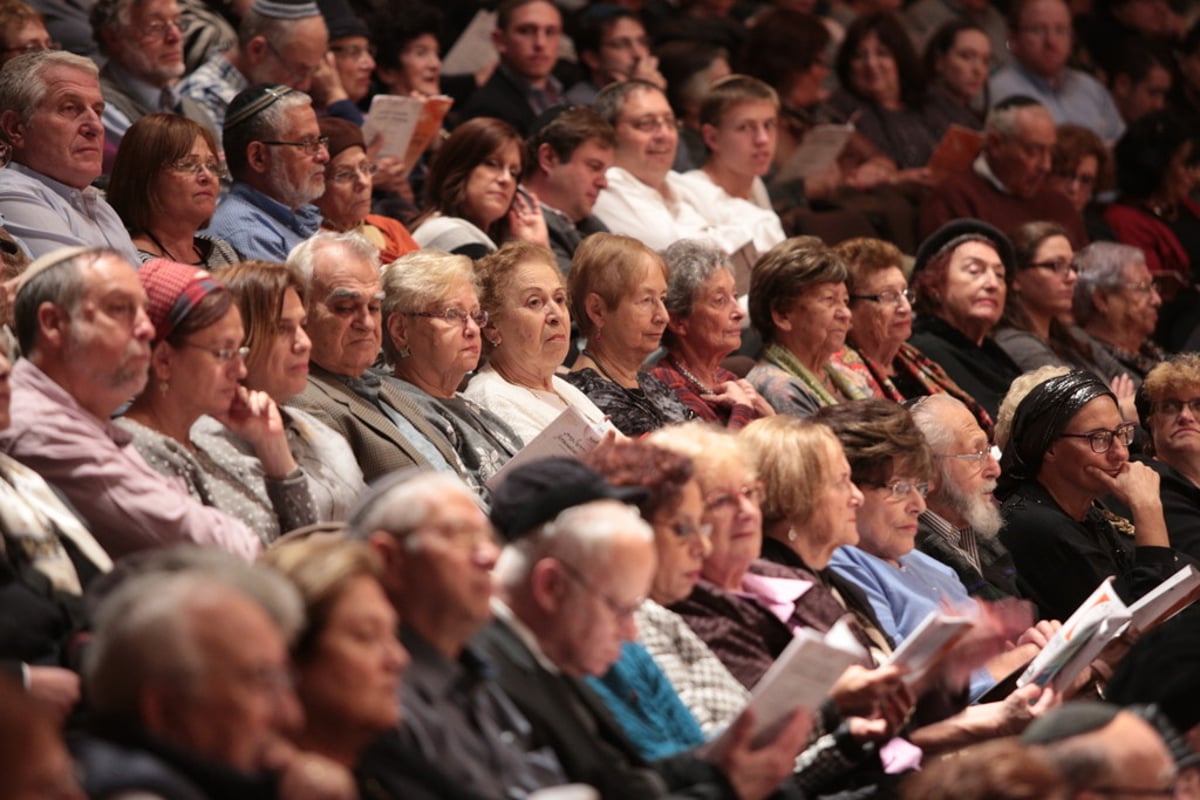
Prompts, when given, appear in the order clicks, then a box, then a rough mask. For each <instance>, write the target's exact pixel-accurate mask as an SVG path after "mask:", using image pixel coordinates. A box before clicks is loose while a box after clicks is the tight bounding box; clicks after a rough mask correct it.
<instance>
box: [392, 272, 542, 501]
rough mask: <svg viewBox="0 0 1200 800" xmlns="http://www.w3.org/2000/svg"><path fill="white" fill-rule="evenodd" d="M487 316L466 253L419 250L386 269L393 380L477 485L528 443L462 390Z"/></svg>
mask: <svg viewBox="0 0 1200 800" xmlns="http://www.w3.org/2000/svg"><path fill="white" fill-rule="evenodd" d="M487 321H488V315H487V313H486V312H484V311H483V309H482V308H480V306H479V290H478V287H477V284H476V282H475V271H474V265H473V264H472V263H471V259H469V258H467V257H466V256H456V255H451V254H450V253H445V252H441V251H438V250H418V251H417V252H415V253H409V254H408V255H406V256H404V257H403V258H400V259H399V260H397V261H393V262H392V263H391V264H388V265H387V266H386V267H384V270H383V326H384V337H383V352H384V355H385V356H386V357H387V360H388V362H389V363H390V364H391V366H392V374H391V376H390V377H389V378H387V380H388V381H389V382H390V383H392V384H393V385H394V386H396V387H397V388H399V389H400V390H401V391H403V392H404V393H405V394H406V395H408V396H409V398H410V399H412V400H413V402H414V403H416V405H417V406H418V407H419V408H420V409H421V411H422V413H423V415H424V416H425V418H426V419H427V420H428V421H429V422H430V424H432V425H433V426H434V427H435V428H437V429H438V430H439V431H441V432H442V434H443V435H444V436H445V437H446V440H447V441H448V442H449V443H450V445H451V446H452V447H453V448H454V450H455V451H456V452H457V453H458V457H459V459H460V460H461V462H462V466H463V474H464V475H465V476H466V477H467V478H468V480H469V481H471V482H472V483H473V484H474V488H475V489H476V490H477V491H479V492H483V493H486V491H487V490H486V488H485V487H484V484H485V483H486V482H487V480H488V479H489V478H491V477H492V475H494V474H496V472H498V471H499V470H500V468H501V467H502V466H504V465H505V464H506V463H507V462H508V460H509V459H510V458H512V457H513V456H514V455H516V454H517V451H518V450H520V449H521V448H522V447H524V444H525V443H524V442H523V441H521V438H520V437H519V436H517V434H516V433H514V432H513V430H512V429H511V428H509V427H508V425H507V424H505V422H504V420H502V419H500V418H499V417H498V416H496V415H495V414H493V413H491V412H490V411H488V410H487V409H485V408H481V407H479V406H477V405H475V403H473V402H471V401H470V400H468V399H467V398H466V397H464V396H463V395H462V394H460V393H459V391H458V388H459V386H460V385H461V384H462V382H463V378H465V377H466V376H467V374H468V373H470V372H472V371H473V370H474V369H475V367H476V366H478V365H479V355H480V353H481V352H482V341H483V337H482V336H481V331H482V329H483V327H484V326H485V325H487Z"/></svg>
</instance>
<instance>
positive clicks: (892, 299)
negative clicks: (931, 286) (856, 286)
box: [850, 289, 917, 306]
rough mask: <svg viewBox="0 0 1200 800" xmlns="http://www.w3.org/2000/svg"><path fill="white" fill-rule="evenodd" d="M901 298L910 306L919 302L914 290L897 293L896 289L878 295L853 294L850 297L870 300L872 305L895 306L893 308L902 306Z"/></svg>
mask: <svg viewBox="0 0 1200 800" xmlns="http://www.w3.org/2000/svg"><path fill="white" fill-rule="evenodd" d="M901 298H904V299H905V300H907V301H908V304H909V305H910V306H911V305H912V304H913V303H915V302H917V293H916V292H914V291H913V290H912V289H905V290H904V291H903V292H897V291H895V290H894V289H889V290H887V291H886V292H879V293H877V294H852V295H850V299H851V300H868V301H870V302H872V303H880V304H884V303H886V304H888V305H893V306H899V305H901V303H900V299H901Z"/></svg>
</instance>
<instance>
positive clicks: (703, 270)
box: [651, 239, 775, 430]
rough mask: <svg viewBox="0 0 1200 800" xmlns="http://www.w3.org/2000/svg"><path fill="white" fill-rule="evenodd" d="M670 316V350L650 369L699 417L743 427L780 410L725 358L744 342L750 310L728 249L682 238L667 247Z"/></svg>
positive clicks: (667, 334) (666, 339)
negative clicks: (728, 366)
mask: <svg viewBox="0 0 1200 800" xmlns="http://www.w3.org/2000/svg"><path fill="white" fill-rule="evenodd" d="M663 258H664V259H665V260H666V262H667V268H668V270H669V272H670V275H671V280H670V282H669V283H668V285H667V301H666V302H667V314H668V315H670V318H671V319H670V322H668V323H667V329H666V331H665V332H664V333H663V340H664V343H665V345H666V348H667V354H666V355H665V356H663V357H662V359H660V360H659V362H658V365H657V366H656V367H655V368H654V370H653V372H652V373H651V374H653V375H654V377H656V378H658V379H659V380H661V381H662V382H663V383H665V384H667V385H668V386H670V387H671V388H672V389H674V390H675V394H677V395H678V396H679V399H680V400H682V401H683V402H684V404H686V405H687V407H688V408H690V409H691V410H692V412H693V413H695V415H696V416H697V417H698V418H699V419H703V420H706V421H708V422H715V423H719V424H721V425H724V426H726V427H727V428H730V429H731V430H738V429H739V428H741V427H743V426H744V425H746V423H748V422H750V421H751V420H754V419H758V418H759V417H769V416H771V415H772V414H774V413H775V410H774V409H773V408H771V406H770V405H769V404H768V403H767V401H766V400H763V399H762V398H761V397H759V395H758V392H756V391H755V390H754V387H753V386H751V385H750V382H749V381H746V380H742V379H739V378H738V376H737V375H735V374H734V373H732V372H730V371H729V370H727V369H724V368H723V367H722V366H721V361H722V359H724V358H725V357H726V356H728V355H729V354H730V353H732V352H733V351H734V350H736V349H738V347H740V346H741V343H742V320H744V319H745V318H746V312H744V311H742V307H741V305H740V304H739V303H738V298H737V290H736V289H734V283H733V273H732V272H731V271H730V269H729V265H728V261H727V258H726V256H725V253H724V251H723V250H721V248H719V247H717V246H716V245H715V244H712V243H710V242H701V241H694V240H688V239H683V240H680V241H678V242H676V243H675V244H673V245H671V246H670V247H668V248H667V250H666V252H664V253H663Z"/></svg>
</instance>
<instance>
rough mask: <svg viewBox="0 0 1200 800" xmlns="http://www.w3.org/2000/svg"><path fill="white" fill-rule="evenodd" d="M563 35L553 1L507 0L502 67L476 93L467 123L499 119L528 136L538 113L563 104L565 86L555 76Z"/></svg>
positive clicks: (497, 38) (502, 12)
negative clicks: (469, 121) (553, 72)
mask: <svg viewBox="0 0 1200 800" xmlns="http://www.w3.org/2000/svg"><path fill="white" fill-rule="evenodd" d="M562 33H563V30H562V14H561V13H560V12H559V10H558V7H557V6H555V5H554V4H553V3H551V2H550V0H504V2H502V3H501V4H500V6H499V8H497V9H496V30H495V31H493V33H492V42H493V44H495V45H496V52H498V53H499V54H500V65H499V66H498V67H497V68H496V71H495V72H493V73H492V77H491V78H490V79H489V80H488V82H487V83H485V84H484V85H483V86H481V87H479V89H477V90H476V91H475V92H474V93H472V94H471V97H470V99H469V100H467V104H466V105H465V106H464V107H463V109H462V114H461V119H471V118H473V117H495V118H497V119H502V120H504V121H505V122H507V123H508V124H509V125H512V126H513V127H514V128H516V129H517V131H518V132H519V133H520V134H521V136H528V135H529V129H530V127H532V125H533V121H534V120H535V119H536V118H537V116H538V114H541V113H542V112H544V111H548V110H549V109H551V108H554V107H555V106H557V105H560V104H561V103H562V99H563V95H562V85H561V84H560V83H559V82H558V79H557V78H555V77H554V76H553V75H552V74H551V72H552V71H553V70H554V65H555V64H556V63H557V62H558V55H559V51H560V49H561V48H562Z"/></svg>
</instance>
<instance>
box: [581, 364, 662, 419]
mask: <svg viewBox="0 0 1200 800" xmlns="http://www.w3.org/2000/svg"><path fill="white" fill-rule="evenodd" d="M579 354H580V355H581V356H587V357H588V358H590V359H591V360H592V363H593V364H595V365H596V369H598V370H599V371H600V374H601V375H603V376H604V377H605V379H606V380H608V382H609V383H611V384H612V385H613V386H616V387H617V388H618V389H620V390H621V391H622V392H623V393H624V394H625V397H627V398H628V399H629V402H630V403H631V404H632V405H633V406H634V407H635V408H637V409H639V410H640V411H641V412H642V413H643V414H645V415H646V416H648V417H649V418H650V419H652V420H653V421H654V422H655V425H654V426H653V427H655V428H661V427H662V426H663V425H665V424H666V422H667V420H666V417H664V416H663V413H662V411H661V410H659V408H658V406H657V405H656V404H655V403H654V401H653V400H651V399H650V398H649V397H647V396H646V390H645V389H643V388H642V384H641V381H638V388H636V389H632V388H630V387H628V386H625V385H624V384H622V383H621V382H620V381H618V380H617V379H616V378H614V377H613V376H612V374H611V373H609V371H608V370H606V369H605V368H604V365H603V364H601V363H600V362H599V361H598V360H597V359H596V356H594V355H592V354H591V353H590V352H588V351H587V350H586V349H584V350H580V351H579Z"/></svg>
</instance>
